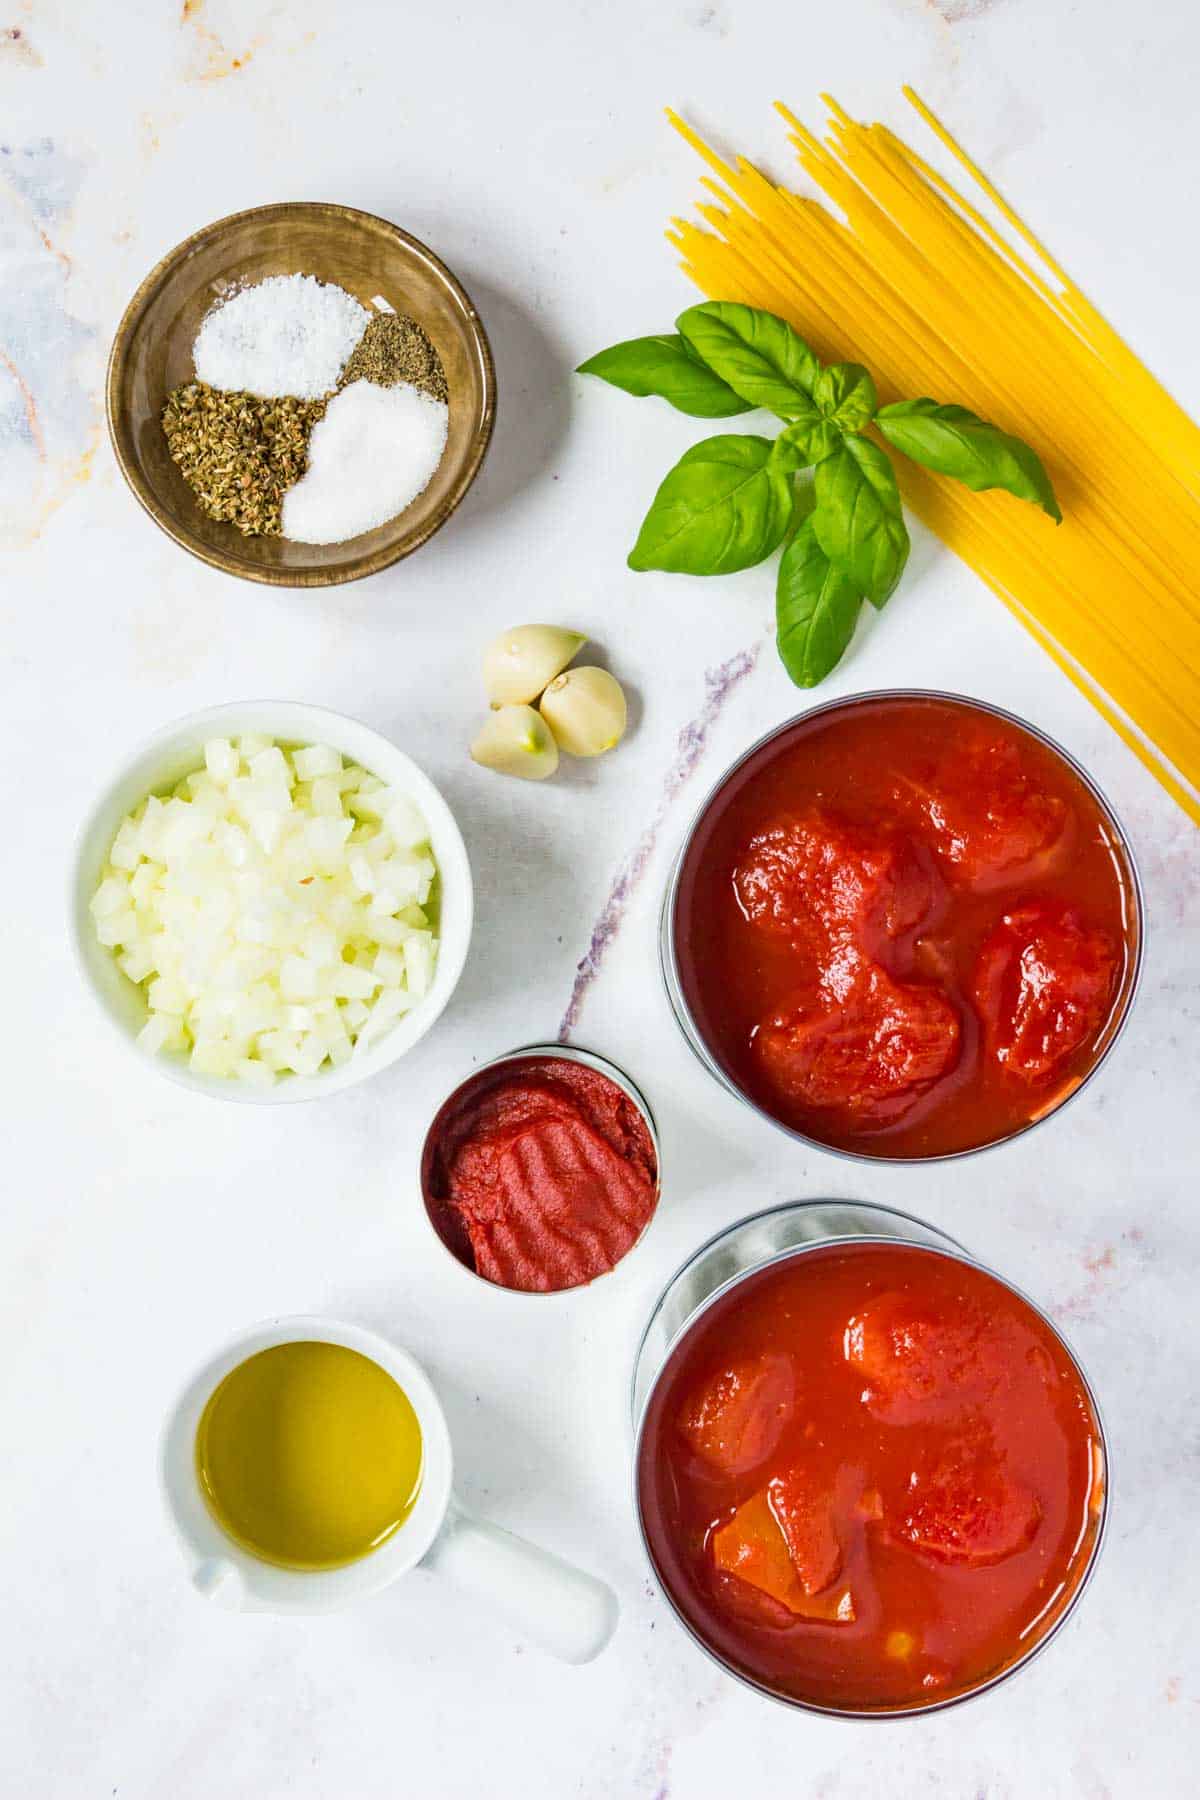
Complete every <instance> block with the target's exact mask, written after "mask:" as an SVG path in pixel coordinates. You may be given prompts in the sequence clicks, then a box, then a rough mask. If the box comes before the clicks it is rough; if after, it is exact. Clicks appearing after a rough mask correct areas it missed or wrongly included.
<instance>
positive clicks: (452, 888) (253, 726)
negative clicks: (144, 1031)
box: [70, 700, 473, 1105]
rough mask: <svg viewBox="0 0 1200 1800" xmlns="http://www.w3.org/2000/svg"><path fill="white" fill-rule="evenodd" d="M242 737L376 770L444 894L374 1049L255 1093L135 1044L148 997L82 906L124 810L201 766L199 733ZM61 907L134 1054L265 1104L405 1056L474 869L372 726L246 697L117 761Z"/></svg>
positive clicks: (461, 941)
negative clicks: (420, 982) (414, 975)
mask: <svg viewBox="0 0 1200 1800" xmlns="http://www.w3.org/2000/svg"><path fill="white" fill-rule="evenodd" d="M245 732H261V733H263V734H264V735H265V736H267V737H273V738H276V739H278V740H280V741H281V742H283V743H285V744H330V745H331V746H332V747H333V748H334V749H335V750H340V751H341V753H342V755H343V756H345V757H348V758H349V759H350V760H351V761H353V762H356V763H359V764H360V765H361V766H362V767H363V768H364V769H367V770H369V771H370V773H371V774H372V775H378V776H379V778H380V780H381V781H384V782H386V783H387V784H388V786H389V787H394V788H397V789H398V790H399V791H400V792H401V793H403V794H407V795H408V796H409V797H410V798H411V799H412V800H413V801H415V803H416V805H417V806H418V807H419V808H420V810H421V812H422V814H423V815H424V818H425V820H426V823H427V824H428V826H429V837H430V843H431V845H432V847H433V855H434V860H435V861H436V863H437V866H438V877H439V889H440V894H441V912H440V918H439V921H438V955H437V963H436V965H435V968H434V977H433V984H432V986H431V987H430V990H429V992H428V994H426V996H425V998H424V999H423V1000H422V1001H421V1002H420V1003H419V1004H418V1005H417V1006H415V1007H414V1008H413V1010H412V1011H411V1012H410V1013H406V1014H405V1015H404V1017H403V1018H400V1019H398V1020H397V1021H396V1023H395V1024H394V1025H393V1026H392V1027H391V1029H390V1030H388V1031H387V1032H385V1033H384V1035H383V1036H382V1037H381V1038H380V1039H379V1040H378V1042H377V1043H375V1044H373V1045H372V1046H371V1047H370V1048H369V1049H367V1050H364V1051H363V1052H362V1053H361V1055H355V1056H354V1057H353V1058H352V1059H351V1060H350V1061H349V1062H347V1063H344V1064H343V1065H342V1067H341V1068H340V1069H333V1068H328V1069H322V1070H319V1071H318V1072H317V1074H315V1075H283V1076H281V1077H280V1078H279V1080H278V1081H277V1082H276V1083H275V1085H274V1086H273V1087H270V1088H263V1089H259V1088H251V1087H250V1086H249V1085H248V1084H247V1083H246V1082H242V1081H238V1080H236V1079H233V1078H229V1077H222V1076H216V1075H200V1074H196V1073H195V1072H194V1071H193V1070H192V1069H191V1068H190V1067H189V1064H188V1061H187V1058H186V1056H185V1055H184V1054H183V1053H182V1052H179V1051H176V1052H174V1053H173V1054H164V1053H162V1052H159V1053H157V1054H155V1055H151V1054H150V1053H149V1052H146V1051H142V1050H140V1049H139V1048H138V1046H137V1044H136V1042H135V1039H136V1037H137V1034H138V1032H139V1031H140V1030H141V1028H142V1026H143V1025H144V1024H145V1022H146V1018H147V1016H148V1014H147V1007H146V1001H145V997H144V995H143V993H142V990H141V988H139V987H137V986H135V984H134V983H133V982H132V981H130V980H129V978H128V976H127V975H124V974H123V973H122V971H121V970H120V969H119V968H118V967H117V962H116V958H115V956H114V955H113V953H112V951H111V950H108V949H106V948H105V947H104V945H103V944H101V943H100V942H99V940H98V939H97V937H96V932H95V927H94V925H93V921H92V917H91V914H90V912H89V910H88V903H89V901H90V900H91V898H92V895H93V894H94V893H95V891H96V888H97V887H98V886H99V883H100V878H101V874H102V871H103V868H104V864H105V861H106V860H107V857H108V852H109V849H110V848H111V845H112V841H113V838H114V837H115V836H116V833H117V828H118V826H119V825H120V823H121V821H122V819H123V818H124V817H125V816H126V814H127V813H129V812H131V811H132V810H133V808H134V807H135V806H137V805H139V804H140V803H141V801H143V800H144V799H145V798H146V796H147V795H148V794H151V793H162V792H164V791H165V790H166V789H169V788H172V787H174V786H175V785H176V784H177V783H178V782H180V781H182V779H183V777H184V776H185V775H189V774H191V772H192V771H193V770H194V769H198V768H200V767H201V765H202V763H203V760H204V758H203V746H204V744H205V741H206V740H207V739H208V738H213V737H238V736H240V735H242V734H243V733H245ZM70 906H71V932H72V937H73V940H74V944H75V950H76V954H77V956H78V958H79V964H80V967H81V969H82V971H83V974H84V977H85V979H86V981H87V984H88V986H89V987H90V988H91V990H92V992H93V994H94V995H95V996H96V999H97V1000H98V1001H99V1003H100V1006H101V1008H102V1009H103V1011H104V1012H105V1014H106V1015H107V1017H108V1018H109V1020H110V1021H111V1023H112V1024H113V1025H114V1026H115V1027H116V1029H117V1030H118V1031H119V1032H120V1034H121V1036H122V1038H123V1039H124V1040H125V1042H126V1043H127V1044H128V1045H129V1046H130V1047H131V1049H133V1050H134V1051H135V1053H136V1054H137V1055H138V1056H139V1057H141V1058H142V1060H143V1061H146V1062H149V1063H151V1064H152V1065H153V1066H154V1067H155V1068H157V1069H158V1070H159V1072H160V1073H161V1074H163V1075H166V1076H168V1077H169V1078H170V1080H172V1081H177V1082H179V1083H180V1084H181V1085H182V1086H183V1087H190V1088H195V1089H197V1090H198V1091H199V1092H200V1093H203V1094H211V1095H214V1096H215V1097H216V1098H218V1099H222V1100H246V1101H251V1102H254V1103H256V1104H266V1105H277V1104H279V1103H280V1102H283V1101H289V1100H315V1099H317V1098H319V1096H320V1095H322V1094H335V1093H337V1092H338V1091H339V1090H340V1089H341V1088H348V1087H353V1086H354V1084H355V1083H356V1082H359V1081H365V1080H367V1078H368V1077H369V1076H371V1075H377V1074H378V1073H379V1071H380V1069H386V1068H387V1067H388V1066H389V1064H391V1063H394V1062H395V1061H396V1060H397V1058H398V1057H401V1056H403V1055H404V1053H405V1052H406V1051H407V1050H411V1049H412V1047H413V1045H414V1044H415V1043H417V1042H418V1040H419V1039H420V1038H423V1037H424V1036H425V1033H426V1032H427V1031H428V1030H429V1028H430V1026H431V1025H432V1024H433V1023H434V1021H435V1020H436V1019H437V1017H438V1015H439V1013H441V1012H442V1010H443V1008H444V1007H445V1006H446V1004H447V1002H448V1001H449V999H450V996H451V994H452V993H453V992H454V989H455V987H456V986H457V985H458V978H459V976H460V975H461V974H462V970H463V964H464V963H465V962H466V959H467V947H468V945H469V943H470V941H471V921H472V916H473V900H472V886H471V865H470V863H469V862H468V860H467V851H466V846H465V844H464V843H463V840H462V833H461V832H460V831H459V829H458V826H457V825H456V823H455V821H454V815H453V814H452V813H451V811H450V808H449V807H448V806H447V805H446V802H445V801H444V800H443V799H442V796H441V795H440V794H439V793H438V791H437V789H436V788H435V787H434V785H433V783H432V782H431V781H430V779H429V777H428V776H427V775H425V774H424V773H423V772H422V771H421V770H420V769H419V768H418V767H417V765H416V764H415V763H414V762H412V761H411V760H410V758H409V757H407V756H405V754H404V752H403V751H402V750H397V748H396V746H395V745H394V744H391V743H389V742H388V740H387V738H384V737H380V736H379V734H378V732H375V731H372V730H371V729H370V727H369V726H366V725H361V724H359V722H358V721H357V720H356V719H347V718H344V717H343V716H342V714H341V713H335V712H327V711H326V710H325V708H324V707H321V706H304V705H301V704H299V703H297V702H295V701H291V700H246V701H235V702H234V703H233V704H232V705H229V706H212V707H209V708H208V709H207V710H206V711H205V712H197V713H189V714H188V716H187V717H186V718H184V719H177V720H176V721H175V722H174V724H171V725H164V726H163V727H162V729H161V730H160V731H156V732H155V734H154V736H153V737H152V738H150V739H149V740H148V741H147V742H146V743H145V744H143V745H142V747H141V749H140V750H138V751H137V752H136V754H135V755H133V756H132V757H130V758H128V760H127V761H126V762H124V763H123V764H122V765H121V767H120V768H119V769H118V770H117V772H116V774H115V775H114V776H113V778H112V780H111V781H110V782H109V784H108V786H107V787H106V788H105V790H104V792H103V794H101V796H100V798H99V799H98V800H97V801H96V803H95V805H94V806H93V807H92V810H91V812H90V813H89V814H88V816H87V818H86V820H85V821H84V824H83V828H82V830H81V831H80V834H79V839H78V842H77V844H76V846H75V858H74V864H73V868H72V874H71V895H70Z"/></svg>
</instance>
